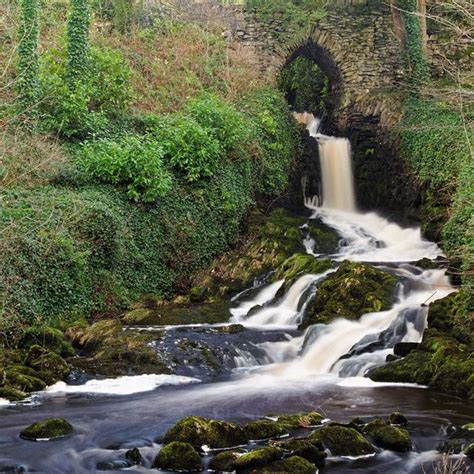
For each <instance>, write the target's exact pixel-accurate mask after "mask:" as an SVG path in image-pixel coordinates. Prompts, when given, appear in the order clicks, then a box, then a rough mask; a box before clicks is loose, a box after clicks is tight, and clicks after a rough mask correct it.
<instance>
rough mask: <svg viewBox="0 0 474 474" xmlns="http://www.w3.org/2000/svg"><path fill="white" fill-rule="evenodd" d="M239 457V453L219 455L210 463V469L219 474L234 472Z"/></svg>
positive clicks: (227, 452)
mask: <svg viewBox="0 0 474 474" xmlns="http://www.w3.org/2000/svg"><path fill="white" fill-rule="evenodd" d="M239 456H240V454H239V453H235V452H233V451H223V452H222V453H218V454H216V455H215V456H214V457H213V458H212V459H211V460H210V461H209V469H212V470H213V471H217V472H233V471H234V470H235V469H234V464H235V461H236V459H237V458H238V457H239Z"/></svg>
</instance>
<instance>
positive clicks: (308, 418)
mask: <svg viewBox="0 0 474 474" xmlns="http://www.w3.org/2000/svg"><path fill="white" fill-rule="evenodd" d="M271 418H276V420H277V421H278V423H279V424H280V425H281V426H283V427H284V428H285V429H298V428H309V427H311V426H319V425H321V424H322V422H323V420H324V417H323V416H322V415H321V414H320V413H318V412H316V411H312V412H309V413H296V414H283V415H274V416H271Z"/></svg>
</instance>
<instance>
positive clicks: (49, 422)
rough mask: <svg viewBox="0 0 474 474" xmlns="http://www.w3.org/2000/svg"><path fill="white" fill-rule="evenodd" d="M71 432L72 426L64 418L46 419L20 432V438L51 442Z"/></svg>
mask: <svg viewBox="0 0 474 474" xmlns="http://www.w3.org/2000/svg"><path fill="white" fill-rule="evenodd" d="M73 431H74V429H73V427H72V425H71V424H70V423H69V422H68V421H67V420H65V419H64V418H47V419H46V420H43V421H38V422H36V423H33V424H32V425H30V426H28V427H27V428H25V429H24V430H22V431H21V433H20V437H21V438H23V439H27V440H30V441H38V440H53V439H57V438H63V437H64V436H68V435H70V434H72V432H73Z"/></svg>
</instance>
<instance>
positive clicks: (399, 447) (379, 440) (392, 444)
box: [371, 425, 412, 453]
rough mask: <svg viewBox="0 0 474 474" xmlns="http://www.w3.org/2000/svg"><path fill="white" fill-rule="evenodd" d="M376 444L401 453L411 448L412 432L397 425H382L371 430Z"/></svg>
mask: <svg viewBox="0 0 474 474" xmlns="http://www.w3.org/2000/svg"><path fill="white" fill-rule="evenodd" d="M371 436H372V439H373V440H374V443H375V445H376V446H379V447H381V448H383V449H389V450H391V451H396V452H399V453H404V452H407V451H410V450H411V446H412V445H411V439H410V434H409V433H408V431H407V430H404V429H402V428H397V427H395V426H390V425H386V426H380V427H378V428H376V429H374V430H372V431H371Z"/></svg>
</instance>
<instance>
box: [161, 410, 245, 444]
mask: <svg viewBox="0 0 474 474" xmlns="http://www.w3.org/2000/svg"><path fill="white" fill-rule="evenodd" d="M248 440H249V439H248V436H247V434H246V433H245V430H244V429H243V428H241V427H240V426H238V425H236V424H235V423H229V422H226V421H218V420H211V419H207V418H202V417H199V416H188V417H186V418H183V419H182V420H180V421H178V423H176V424H175V425H174V426H173V427H172V428H170V429H169V430H168V431H167V432H166V434H165V438H164V441H165V443H170V442H172V441H183V442H186V443H190V444H191V445H192V446H194V447H195V448H198V449H199V448H201V446H204V445H206V446H209V447H210V448H214V449H215V448H229V447H233V446H240V445H243V444H247V443H248Z"/></svg>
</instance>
